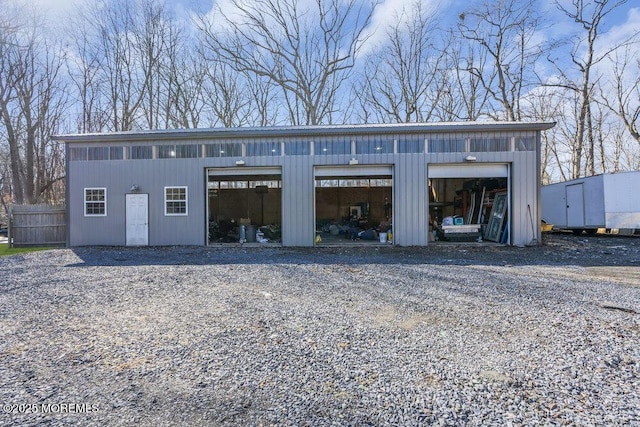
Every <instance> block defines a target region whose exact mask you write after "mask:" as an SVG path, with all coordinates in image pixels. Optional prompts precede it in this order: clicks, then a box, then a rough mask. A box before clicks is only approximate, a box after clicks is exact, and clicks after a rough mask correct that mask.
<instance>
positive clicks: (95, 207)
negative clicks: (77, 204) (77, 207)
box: [84, 188, 107, 216]
mask: <svg viewBox="0 0 640 427" xmlns="http://www.w3.org/2000/svg"><path fill="white" fill-rule="evenodd" d="M84 216H107V189H106V188H85V189H84Z"/></svg>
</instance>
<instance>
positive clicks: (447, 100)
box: [439, 32, 495, 121]
mask: <svg viewBox="0 0 640 427" xmlns="http://www.w3.org/2000/svg"><path fill="white" fill-rule="evenodd" d="M443 51H444V52H445V54H446V57H445V66H444V71H442V73H443V80H444V81H445V84H444V86H445V88H446V89H445V90H444V93H443V95H442V97H441V98H440V108H439V119H440V120H444V121H457V120H478V118H480V117H481V116H482V115H483V114H484V113H485V112H486V109H487V104H488V103H489V96H490V95H489V92H488V91H486V90H484V89H483V81H486V82H489V83H490V82H491V81H492V80H493V79H494V78H495V73H493V74H490V73H489V72H488V71H486V70H487V68H488V67H489V66H488V64H487V62H488V54H487V52H486V50H485V49H482V48H480V47H478V46H477V45H476V44H474V43H468V42H467V41H466V40H464V39H460V37H458V36H456V34H454V33H453V32H450V33H449V36H448V39H447V41H446V42H445V47H444V48H443ZM480 76H483V77H482V79H481V78H480Z"/></svg>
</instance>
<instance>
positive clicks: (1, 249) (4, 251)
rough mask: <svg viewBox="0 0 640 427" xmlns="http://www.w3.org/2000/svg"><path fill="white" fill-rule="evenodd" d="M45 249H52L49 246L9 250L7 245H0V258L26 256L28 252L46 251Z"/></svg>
mask: <svg viewBox="0 0 640 427" xmlns="http://www.w3.org/2000/svg"><path fill="white" fill-rule="evenodd" d="M47 249H54V248H53V247H51V246H30V247H26V248H10V247H9V243H0V257H2V256H9V255H17V254H26V253H29V252H37V251H46V250H47Z"/></svg>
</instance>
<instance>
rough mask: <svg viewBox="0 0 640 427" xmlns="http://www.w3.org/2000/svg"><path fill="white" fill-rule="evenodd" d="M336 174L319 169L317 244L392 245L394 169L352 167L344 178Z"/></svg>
mask: <svg viewBox="0 0 640 427" xmlns="http://www.w3.org/2000/svg"><path fill="white" fill-rule="evenodd" d="M332 172H333V173H334V174H332ZM335 172H336V171H332V170H331V169H324V168H317V170H316V180H315V210H316V237H315V243H316V245H331V244H336V245H345V244H356V245H364V244H370V245H371V244H377V245H379V244H391V243H392V242H393V191H392V189H393V175H392V173H391V167H388V166H383V167H378V168H375V169H362V168H352V169H347V170H343V171H342V174H340V175H338V174H335Z"/></svg>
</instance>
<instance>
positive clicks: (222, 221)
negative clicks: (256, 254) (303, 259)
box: [207, 167, 282, 244]
mask: <svg viewBox="0 0 640 427" xmlns="http://www.w3.org/2000/svg"><path fill="white" fill-rule="evenodd" d="M207 201H208V203H207V219H208V242H209V244H219V243H238V242H239V241H240V240H241V239H242V240H243V241H244V242H246V243H262V244H266V243H278V244H279V243H280V242H281V238H282V232H281V227H282V171H281V169H280V168H279V167H262V168H261V167H256V168H246V167H241V168H210V169H207Z"/></svg>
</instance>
